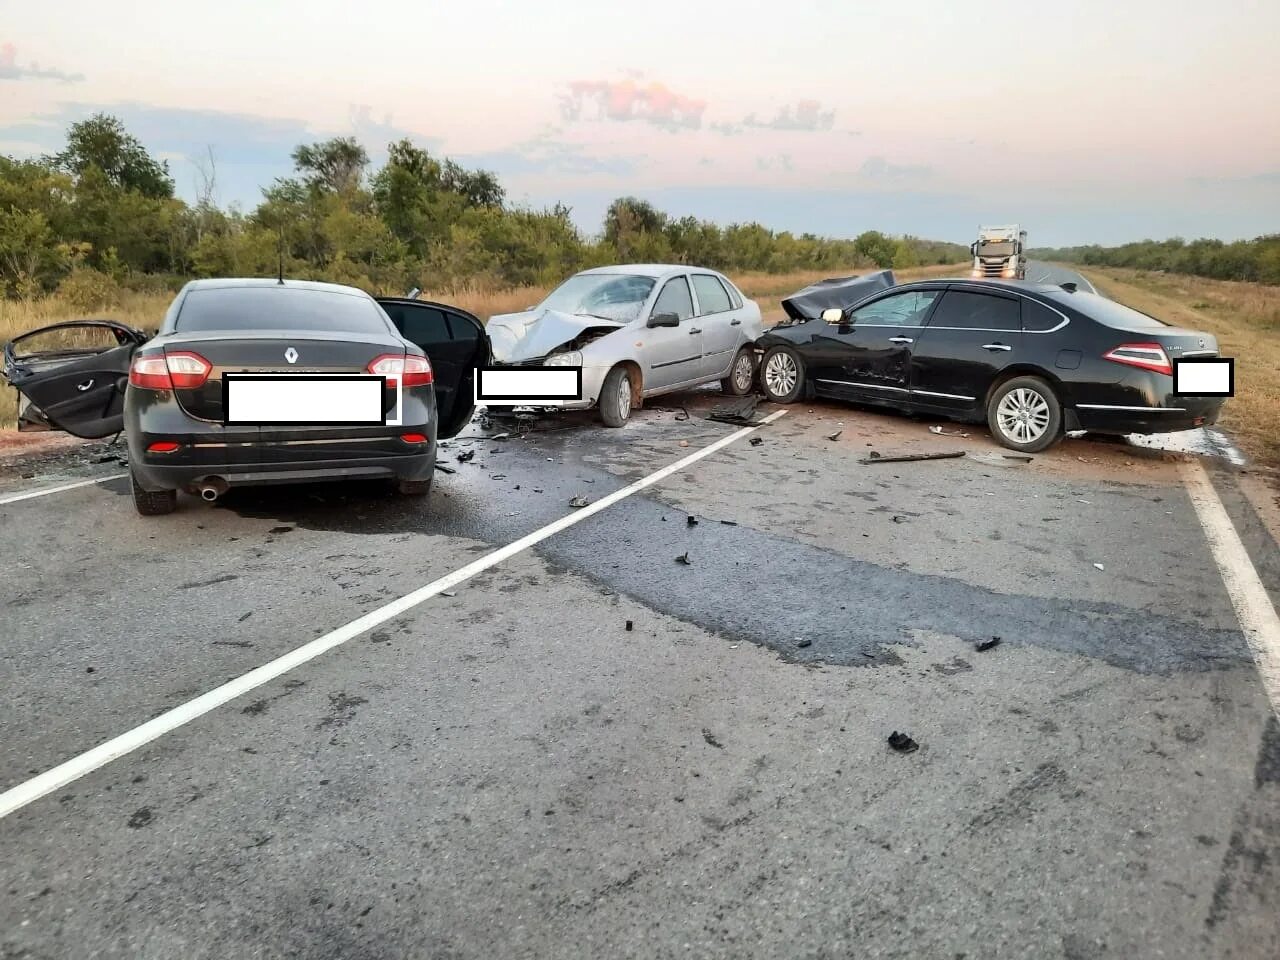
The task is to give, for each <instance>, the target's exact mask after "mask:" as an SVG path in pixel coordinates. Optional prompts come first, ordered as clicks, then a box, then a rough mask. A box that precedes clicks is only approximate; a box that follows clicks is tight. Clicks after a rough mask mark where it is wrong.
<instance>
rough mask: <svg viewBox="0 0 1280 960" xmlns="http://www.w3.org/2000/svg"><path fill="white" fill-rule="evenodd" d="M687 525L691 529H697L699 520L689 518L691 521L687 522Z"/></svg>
mask: <svg viewBox="0 0 1280 960" xmlns="http://www.w3.org/2000/svg"><path fill="white" fill-rule="evenodd" d="M686 524H687V525H688V526H690V527H696V526H697V525H698V518H697V517H689V519H688V520H687V521H686Z"/></svg>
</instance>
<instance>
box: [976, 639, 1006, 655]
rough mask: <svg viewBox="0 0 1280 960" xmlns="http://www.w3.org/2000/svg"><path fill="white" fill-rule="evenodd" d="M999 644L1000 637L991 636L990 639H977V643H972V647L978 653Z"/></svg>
mask: <svg viewBox="0 0 1280 960" xmlns="http://www.w3.org/2000/svg"><path fill="white" fill-rule="evenodd" d="M999 645H1000V638H999V637H992V638H991V639H990V640H979V641H978V642H977V643H975V644H974V645H973V648H974V649H975V650H977V651H978V652H979V653H986V652H987V651H988V650H990V649H991V648H992V647H996V646H999Z"/></svg>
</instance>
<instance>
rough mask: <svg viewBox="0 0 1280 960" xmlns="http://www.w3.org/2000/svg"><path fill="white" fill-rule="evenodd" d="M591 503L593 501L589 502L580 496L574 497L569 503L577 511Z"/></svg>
mask: <svg viewBox="0 0 1280 960" xmlns="http://www.w3.org/2000/svg"><path fill="white" fill-rule="evenodd" d="M590 502H591V501H590V500H588V499H587V498H586V497H582V496H578V497H574V498H573V499H572V500H570V501H569V506H571V507H573V508H574V509H575V510H576V509H577V508H579V507H585V506H586V505H587V504H589V503H590Z"/></svg>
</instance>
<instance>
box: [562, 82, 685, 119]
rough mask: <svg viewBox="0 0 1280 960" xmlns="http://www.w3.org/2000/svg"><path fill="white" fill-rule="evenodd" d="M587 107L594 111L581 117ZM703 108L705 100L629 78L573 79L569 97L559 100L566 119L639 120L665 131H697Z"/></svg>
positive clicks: (653, 83) (657, 84) (663, 86)
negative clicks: (614, 79) (593, 113)
mask: <svg viewBox="0 0 1280 960" xmlns="http://www.w3.org/2000/svg"><path fill="white" fill-rule="evenodd" d="M589 106H594V107H595V109H596V114H595V116H594V117H591V116H584V111H585V110H586V108H587V107H589ZM706 108H707V102H706V101H705V100H697V99H695V98H693V97H687V96H685V95H684V94H680V93H676V92H675V91H674V90H670V89H668V88H667V87H666V86H665V85H663V84H661V83H657V82H650V83H647V84H646V83H637V82H636V81H635V80H632V79H627V80H616V81H613V80H576V81H574V82H573V83H571V84H569V94H568V95H567V96H565V97H562V98H561V112H562V114H563V115H564V117H565V119H566V120H581V119H598V120H614V121H618V122H626V121H629V120H642V121H644V122H646V123H651V124H654V125H655V126H660V127H667V128H668V129H678V128H682V127H683V128H690V129H695V130H696V129H698V128H699V127H701V126H702V114H703V111H705V110H706Z"/></svg>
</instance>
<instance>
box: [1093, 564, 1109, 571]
mask: <svg viewBox="0 0 1280 960" xmlns="http://www.w3.org/2000/svg"><path fill="white" fill-rule="evenodd" d="M1094 566H1095V567H1097V568H1098V569H1099V570H1105V569H1107V568H1106V567H1104V566H1103V565H1102V564H1100V563H1095V564H1094Z"/></svg>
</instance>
